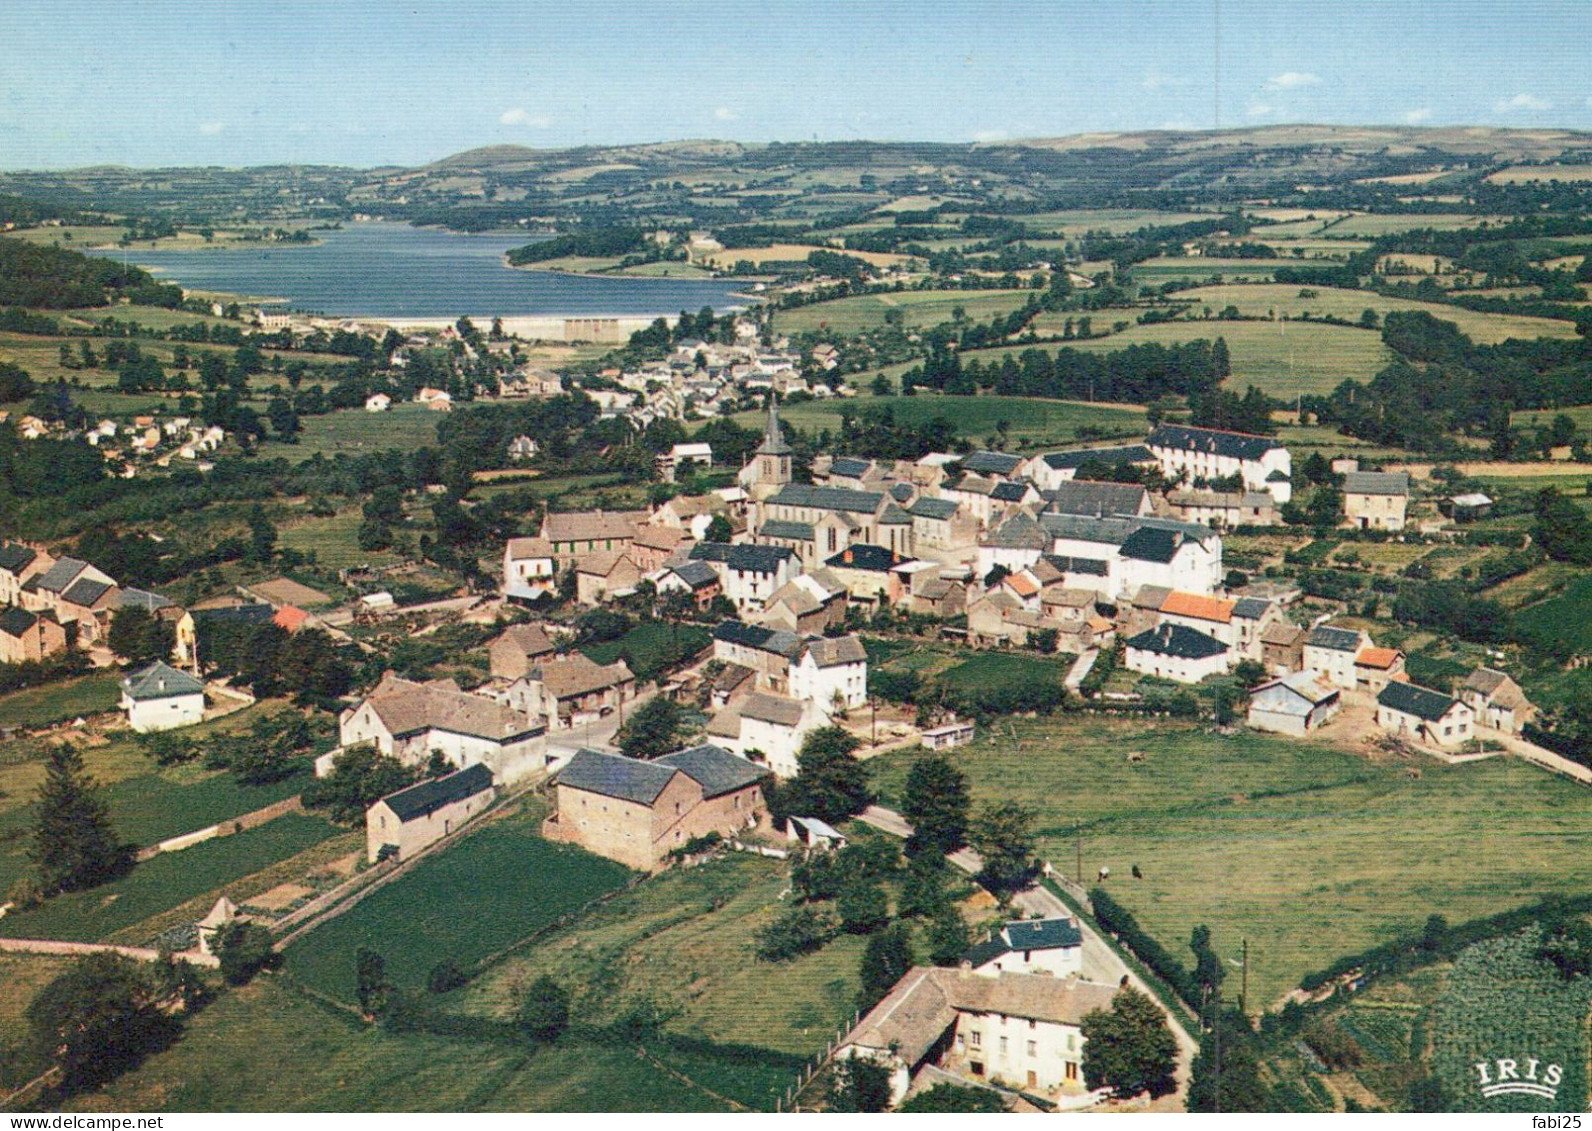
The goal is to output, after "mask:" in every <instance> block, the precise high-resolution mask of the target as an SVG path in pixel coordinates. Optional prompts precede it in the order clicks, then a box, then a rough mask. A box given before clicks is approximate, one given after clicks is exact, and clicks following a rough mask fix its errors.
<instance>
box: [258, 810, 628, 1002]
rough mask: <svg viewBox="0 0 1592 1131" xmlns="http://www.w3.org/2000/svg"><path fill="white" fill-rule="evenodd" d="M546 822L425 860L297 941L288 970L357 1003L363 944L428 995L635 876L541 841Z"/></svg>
mask: <svg viewBox="0 0 1592 1131" xmlns="http://www.w3.org/2000/svg"><path fill="white" fill-rule="evenodd" d="M540 816H541V814H540V811H534V810H533V811H531V812H527V813H521V814H518V815H515V816H513V817H508V818H503V819H499V820H494V821H492V822H491V823H490V824H488V825H486V826H484V827H482V828H479V829H477V830H475V831H474V832H472V833H469V834H467V835H466V836H465V837H464V838H463V839H462V840H460V841H459V842H458V843H457V844H454V845H453V846H451V847H450V848H448V849H447V850H446V851H443V852H440V853H438V854H437V855H434V856H431V857H428V858H427V859H425V860H423V861H421V862H420V863H419V864H418V865H416V866H415V868H414V870H413V871H412V872H410V873H409V874H408V875H406V876H404V877H403V878H401V879H399V880H397V881H395V882H393V883H391V884H389V885H388V886H386V887H384V888H382V889H381V890H380V891H378V892H377V893H376V894H375V895H372V896H370V897H369V898H367V899H365V900H363V901H361V902H360V903H359V904H358V905H357V906H356V907H354V908H353V909H352V910H350V911H348V912H346V913H345V914H343V915H340V916H338V917H337V918H335V919H332V920H331V921H330V922H327V923H323V924H322V925H320V926H319V927H316V928H315V929H314V930H312V931H311V932H310V933H309V934H307V935H305V936H304V937H303V938H301V939H299V940H298V941H297V942H295V943H293V945H292V946H290V947H289V948H288V949H287V952H286V953H287V970H288V971H289V972H290V973H291V974H292V975H293V976H294V977H295V978H297V979H299V980H301V981H303V982H304V983H306V984H307V985H310V986H313V987H314V988H316V989H317V990H320V991H321V992H322V993H326V994H330V995H331V996H332V997H335V998H337V999H339V1000H341V1001H346V1002H352V1001H353V1000H354V965H353V955H354V952H355V950H357V949H358V948H359V947H362V946H363V947H370V948H371V949H373V950H376V951H379V952H380V953H381V954H382V955H384V956H385V957H386V959H387V973H388V975H389V976H390V977H391V978H392V979H393V982H394V984H396V985H398V986H402V987H404V988H407V989H420V988H423V987H424V986H425V984H426V977H427V975H428V974H429V973H430V971H431V968H432V967H433V966H435V965H436V964H437V963H438V962H441V961H443V960H444V959H451V960H452V961H453V962H455V963H457V964H458V965H459V967H460V968H461V969H464V970H469V968H470V967H472V966H474V965H475V964H477V963H479V962H481V961H482V960H484V959H487V958H489V957H491V956H492V955H494V954H497V953H499V952H501V951H503V950H506V949H508V948H509V947H511V946H513V945H515V944H516V943H518V942H520V941H521V940H523V939H525V938H526V937H528V936H530V935H532V934H534V933H536V932H537V931H539V930H541V929H543V928H545V927H547V926H548V925H549V924H551V923H553V922H554V921H555V920H556V919H558V918H559V917H560V916H562V915H567V914H569V913H570V912H573V911H577V910H579V909H580V908H581V907H584V906H585V905H586V904H588V903H590V902H591V901H592V900H594V899H596V898H598V897H599V896H601V895H604V894H606V893H608V892H610V891H613V890H614V889H616V888H619V887H622V886H624V884H625V883H626V882H627V881H628V880H629V879H630V878H631V872H630V871H629V870H628V869H627V868H625V867H623V866H622V865H620V864H616V863H614V862H613V861H611V860H606V859H604V858H603V857H601V856H594V855H592V854H591V853H589V852H584V851H582V850H581V849H578V848H574V847H571V846H569V845H563V844H554V843H553V842H551V841H547V840H543V839H542V838H541V836H540V835H538V832H537V826H538V824H539V823H540ZM273 823H275V822H273ZM267 827H269V826H267Z"/></svg>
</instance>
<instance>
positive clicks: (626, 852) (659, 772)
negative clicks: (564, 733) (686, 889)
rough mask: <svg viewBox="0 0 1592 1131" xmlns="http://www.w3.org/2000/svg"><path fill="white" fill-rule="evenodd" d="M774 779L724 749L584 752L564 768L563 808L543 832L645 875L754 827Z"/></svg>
mask: <svg viewBox="0 0 1592 1131" xmlns="http://www.w3.org/2000/svg"><path fill="white" fill-rule="evenodd" d="M767 776H768V771H767V770H766V769H764V768H763V767H761V766H755V765H753V764H752V763H751V762H748V761H747V760H746V759H744V758H740V757H737V756H735V755H734V754H731V753H730V752H729V751H727V750H724V749H722V748H721V747H717V746H697V747H693V748H691V749H689V750H681V751H678V752H676V753H674V754H666V755H664V756H663V757H662V758H658V759H656V760H654V761H651V762H645V761H642V760H640V759H636V758H626V757H624V756H622V755H618V754H602V753H599V752H598V751H595V750H582V751H580V752H579V753H577V754H576V755H575V756H574V757H573V758H572V759H570V761H569V763H568V764H567V765H566V766H565V767H564V768H563V769H562V770H560V771H559V772H558V776H557V778H556V779H555V782H554V792H555V797H556V808H555V810H554V813H553V815H552V816H551V817H549V818H548V819H547V820H546V821H545V822H544V823H543V825H542V835H543V836H545V837H547V839H549V840H557V841H564V842H566V843H569V844H578V845H580V846H581V847H583V848H585V849H587V850H589V851H591V852H595V853H597V854H599V855H601V856H606V857H608V858H609V859H611V860H617V861H619V862H620V863H621V864H624V865H625V866H626V867H629V868H634V869H635V870H636V871H638V872H653V871H657V870H658V869H660V868H662V867H664V866H665V865H666V863H667V862H668V858H669V853H671V852H674V851H677V850H679V849H681V848H684V847H685V846H686V845H687V844H689V843H690V842H691V841H693V840H696V839H699V838H701V837H704V836H706V835H708V834H709V833H718V834H719V835H720V836H726V837H728V836H735V835H736V834H738V833H739V832H741V831H743V830H745V829H748V828H752V827H754V826H755V825H756V824H757V823H758V821H759V820H761V819H762V818H763V817H764V815H765V814H766V811H767V810H766V807H765V805H764V800H763V782H764V779H765V778H766V777H767Z"/></svg>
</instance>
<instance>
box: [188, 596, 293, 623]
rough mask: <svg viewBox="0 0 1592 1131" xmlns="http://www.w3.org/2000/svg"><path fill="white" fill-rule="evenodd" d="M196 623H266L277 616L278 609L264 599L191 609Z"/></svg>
mask: <svg viewBox="0 0 1592 1131" xmlns="http://www.w3.org/2000/svg"><path fill="white" fill-rule="evenodd" d="M191 613H192V615H193V619H194V623H195V624H200V625H202V624H205V623H206V622H214V621H225V620H240V621H246V622H248V623H250V624H264V623H265V622H266V621H268V620H270V619H271V618H272V617H274V616H276V610H275V609H273V608H272V607H271V606H270V605H267V604H266V603H265V602H264V601H260V602H257V603H255V604H252V605H224V606H222V607H221V608H219V609H193V610H191Z"/></svg>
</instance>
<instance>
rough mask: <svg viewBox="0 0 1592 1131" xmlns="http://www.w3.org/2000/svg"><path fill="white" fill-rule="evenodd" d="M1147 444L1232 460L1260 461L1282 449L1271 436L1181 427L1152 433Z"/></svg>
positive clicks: (1165, 427)
mask: <svg viewBox="0 0 1592 1131" xmlns="http://www.w3.org/2000/svg"><path fill="white" fill-rule="evenodd" d="M1146 443H1147V444H1148V445H1149V446H1150V447H1152V448H1176V449H1181V450H1184V451H1193V452H1210V453H1212V454H1213V455H1219V456H1228V457H1231V458H1233V459H1241V460H1252V459H1260V458H1261V457H1262V456H1263V455H1265V454H1266V453H1267V452H1269V451H1271V450H1272V449H1273V448H1277V447H1281V445H1280V444H1278V443H1277V441H1276V440H1274V439H1272V438H1271V437H1270V436H1255V435H1252V434H1250V433H1247V432H1222V431H1218V430H1217V429H1214V428H1190V427H1187V426H1186V425H1182V424H1163V425H1161V426H1160V427H1159V428H1157V429H1156V430H1155V431H1153V432H1151V433H1150V438H1149V439H1148V440H1147V441H1146Z"/></svg>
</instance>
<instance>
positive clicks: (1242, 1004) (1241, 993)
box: [1238, 939, 1249, 1017]
mask: <svg viewBox="0 0 1592 1131" xmlns="http://www.w3.org/2000/svg"><path fill="white" fill-rule="evenodd" d="M1238 1011H1239V1012H1240V1013H1242V1014H1243V1015H1244V1016H1245V1017H1248V1016H1249V940H1248V939H1245V940H1244V974H1243V979H1242V980H1241V981H1240V983H1239V989H1238Z"/></svg>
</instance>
